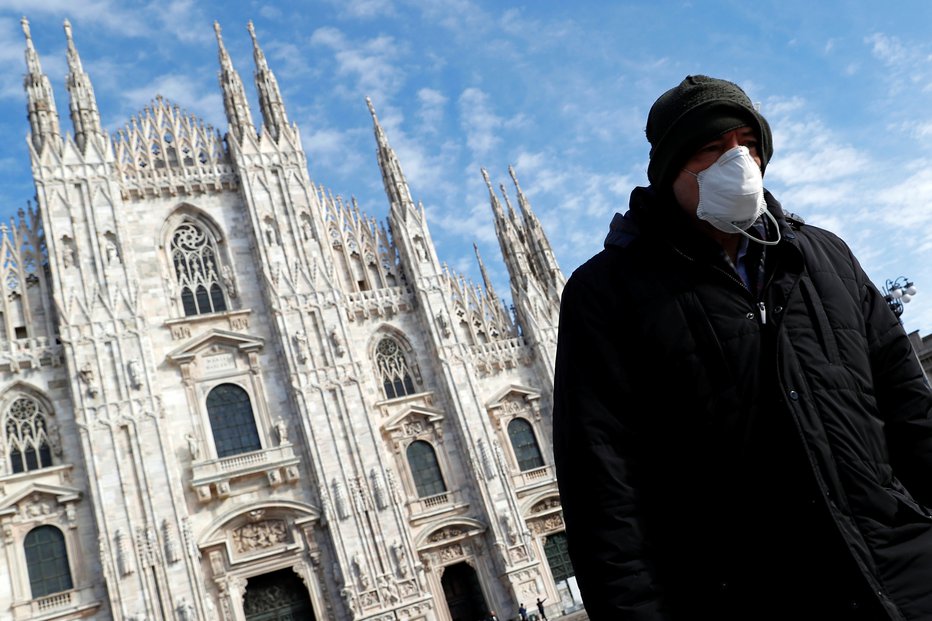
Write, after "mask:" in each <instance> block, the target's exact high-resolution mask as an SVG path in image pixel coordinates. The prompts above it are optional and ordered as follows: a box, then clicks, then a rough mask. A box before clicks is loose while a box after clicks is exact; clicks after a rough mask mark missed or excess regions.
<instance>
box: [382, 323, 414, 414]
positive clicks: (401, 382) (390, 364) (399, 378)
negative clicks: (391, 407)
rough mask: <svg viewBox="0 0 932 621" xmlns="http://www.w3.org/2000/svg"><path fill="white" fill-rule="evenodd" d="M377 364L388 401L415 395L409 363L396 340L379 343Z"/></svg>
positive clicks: (388, 339) (384, 339)
mask: <svg viewBox="0 0 932 621" xmlns="http://www.w3.org/2000/svg"><path fill="white" fill-rule="evenodd" d="M375 364H376V368H377V369H378V371H379V379H381V380H382V387H383V389H384V390H385V396H386V397H387V398H388V399H395V398H397V397H403V396H405V395H410V394H414V392H415V390H414V382H413V381H412V380H411V371H410V368H409V367H408V361H407V360H406V359H405V356H404V353H403V352H402V351H401V347H400V346H399V345H398V342H397V341H395V339H393V338H391V337H385V338H383V339H382V340H381V341H379V344H378V345H377V346H376V348H375Z"/></svg>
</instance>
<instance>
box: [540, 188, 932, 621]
mask: <svg viewBox="0 0 932 621" xmlns="http://www.w3.org/2000/svg"><path fill="white" fill-rule="evenodd" d="M767 201H768V208H769V209H770V211H771V213H773V214H774V215H775V216H776V217H777V219H778V222H779V224H780V227H781V231H782V238H783V239H782V241H781V242H780V243H779V244H778V245H777V246H773V247H770V248H769V249H768V250H767V252H766V264H765V272H764V279H765V280H764V281H763V282H764V283H765V284H764V286H763V287H762V289H763V290H762V293H761V294H760V295H759V296H758V295H755V294H752V293H750V292H749V291H748V289H747V288H746V287H744V286H743V284H742V283H741V281H740V280H739V279H738V278H737V276H736V275H735V274H734V273H733V271H732V270H731V268H730V267H728V266H727V265H726V264H725V262H724V260H723V259H722V258H721V253H720V251H719V249H718V246H717V245H715V244H714V243H713V242H712V241H710V240H707V239H706V238H705V237H704V236H702V235H700V234H698V233H696V232H695V230H694V229H693V228H692V226H691V225H690V224H689V223H688V222H687V221H686V217H685V216H684V215H682V214H681V212H680V211H679V209H677V208H675V207H671V206H670V203H669V202H668V201H661V200H658V199H657V198H656V196H655V195H654V193H653V191H652V190H651V189H649V188H638V189H636V190H635V192H634V193H633V194H632V200H631V209H630V210H629V211H628V213H627V214H625V216H624V217H623V218H622V217H621V216H616V219H615V221H613V223H612V232H611V233H610V235H609V238H608V240H606V248H605V250H603V251H602V252H601V253H600V254H598V255H597V256H595V257H594V258H593V259H591V260H590V261H589V262H588V263H586V264H585V265H583V266H582V267H580V268H579V269H578V270H576V272H575V273H574V274H573V276H572V278H570V280H569V282H568V283H567V286H566V289H565V290H564V293H563V307H562V311H561V318H560V337H559V346H558V352H557V365H556V379H555V389H554V390H555V394H554V401H555V410H554V437H555V446H554V450H555V455H556V467H557V475H558V479H559V483H560V493H561V496H562V500H563V511H564V517H565V520H566V528H567V534H568V537H569V544H570V555H571V558H572V560H573V565H574V568H575V571H576V576H577V579H578V582H579V586H580V588H581V590H582V594H583V598H584V600H585V603H586V608H587V610H588V612H589V615H590V618H592V619H593V620H594V621H603V620H605V621H624V620H628V619H631V620H635V619H636V620H648V619H650V620H658V619H665V620H667V619H668V620H673V621H681V620H684V619H686V620H688V619H697V620H698V619H742V620H754V619H826V620H828V619H832V620H835V619H870V620H882V619H929V620H932V516H930V512H929V510H928V509H927V508H926V506H930V505H932V394H930V391H929V388H928V386H927V385H926V384H925V383H924V380H923V378H922V373H921V370H920V368H919V365H918V362H917V360H916V358H915V356H914V355H913V353H912V351H911V349H910V344H909V341H908V338H907V337H906V335H905V333H904V331H903V329H902V327H901V325H900V324H899V322H898V321H897V319H896V318H895V317H894V316H893V313H891V312H890V310H889V308H888V307H887V304H886V303H885V301H884V300H883V297H882V296H881V295H880V293H879V292H878V291H877V290H876V288H875V287H874V286H873V285H872V284H871V283H870V282H869V281H868V279H867V277H866V276H865V274H864V273H863V271H862V270H861V268H860V266H859V265H858V263H857V261H856V260H855V259H854V257H853V256H852V255H851V253H850V251H849V250H848V248H847V247H846V245H845V244H844V243H843V242H842V241H841V240H840V239H838V238H837V237H835V236H834V235H832V234H831V233H828V232H826V231H823V230H820V229H818V228H815V227H811V226H808V225H804V224H801V223H799V222H796V221H793V220H791V221H790V222H789V224H788V223H787V219H786V218H785V217H784V215H783V212H782V210H781V208H780V205H779V204H778V203H777V201H776V200H774V199H773V197H772V196H770V195H769V194H768V195H767Z"/></svg>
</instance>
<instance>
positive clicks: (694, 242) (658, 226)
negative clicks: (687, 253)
mask: <svg viewBox="0 0 932 621" xmlns="http://www.w3.org/2000/svg"><path fill="white" fill-rule="evenodd" d="M764 200H765V201H766V203H767V210H768V211H770V213H771V214H773V217H774V218H775V219H776V221H777V226H778V227H779V228H780V236H781V240H782V241H781V244H780V245H783V241H785V242H788V243H789V244H790V245H793V246H795V240H796V229H798V228H799V227H800V226H802V224H803V222H802V220H801V219H800V218H798V217H796V216H793V215H790V216H789V218H788V217H787V214H786V213H785V212H784V211H783V206H782V205H781V204H780V201H778V200H777V199H776V198H774V196H773V195H772V194H771V193H770V192H768V191H767V190H764ZM651 238H654V239H655V241H656V240H657V239H666V240H667V242H668V243H669V244H672V245H673V246H675V247H677V248H680V249H682V250H688V249H689V250H698V251H705V250H707V248H706V247H707V246H709V245H714V242H712V241H711V240H709V239H708V238H706V237H705V236H704V235H702V234H701V233H699V232H698V231H696V229H695V227H694V226H693V224H692V223H691V222H689V220H688V216H687V215H686V214H685V213H683V211H682V209H680V207H679V206H678V205H677V204H676V203H675V202H674V200H673V197H672V196H669V195H668V193H663V192H660V191H658V190H656V189H655V188H654V187H653V186H647V187H636V188H634V190H633V191H632V192H631V198H630V199H629V202H628V211H626V212H625V213H624V215H622V214H620V213H616V214H615V215H614V217H613V218H612V221H611V224H609V230H608V235H607V236H606V237H605V247H606V248H608V247H611V246H617V247H620V248H627V247H629V246H631V245H632V244H635V243H636V242H638V241H640V240H648V239H651Z"/></svg>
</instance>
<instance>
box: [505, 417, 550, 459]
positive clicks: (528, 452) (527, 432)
mask: <svg viewBox="0 0 932 621" xmlns="http://www.w3.org/2000/svg"><path fill="white" fill-rule="evenodd" d="M508 437H509V439H511V447H512V448H513V449H514V451H515V458H516V459H517V460H518V469H519V470H521V472H524V471H525V470H533V469H534V468H540V467H541V466H543V465H544V458H543V457H542V456H541V454H540V447H539V446H537V438H535V437H534V429H533V428H532V427H531V423H529V422H527V421H526V420H524V419H523V418H516V419H514V420H512V421H511V422H510V423H508Z"/></svg>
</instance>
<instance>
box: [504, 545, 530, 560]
mask: <svg viewBox="0 0 932 621" xmlns="http://www.w3.org/2000/svg"><path fill="white" fill-rule="evenodd" d="M508 557H509V558H510V559H511V562H512V563H520V562H521V561H526V560H527V558H528V557H527V548H525V547H524V546H517V547H515V548H511V549H510V550H509V551H508Z"/></svg>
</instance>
